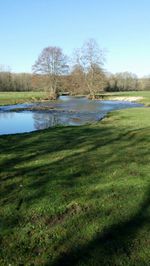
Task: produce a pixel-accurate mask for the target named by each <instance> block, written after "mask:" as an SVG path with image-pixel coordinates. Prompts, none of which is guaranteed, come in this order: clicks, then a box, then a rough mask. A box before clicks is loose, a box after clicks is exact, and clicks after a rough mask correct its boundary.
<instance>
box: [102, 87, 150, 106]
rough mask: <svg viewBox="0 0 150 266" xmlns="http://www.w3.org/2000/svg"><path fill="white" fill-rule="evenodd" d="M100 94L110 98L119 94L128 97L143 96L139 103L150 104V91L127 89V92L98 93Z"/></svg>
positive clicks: (106, 98) (104, 97)
mask: <svg viewBox="0 0 150 266" xmlns="http://www.w3.org/2000/svg"><path fill="white" fill-rule="evenodd" d="M98 96H102V97H103V99H105V100H109V98H110V99H112V97H117V96H119V97H120V96H126V97H128V96H129V97H130V96H131V97H136V96H139V97H143V99H140V100H138V102H139V103H143V104H144V105H146V106H150V91H125V92H108V93H104V94H98Z"/></svg>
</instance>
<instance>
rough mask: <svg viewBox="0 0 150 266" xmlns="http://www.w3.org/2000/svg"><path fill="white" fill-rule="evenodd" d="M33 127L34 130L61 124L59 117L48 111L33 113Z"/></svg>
mask: <svg viewBox="0 0 150 266" xmlns="http://www.w3.org/2000/svg"><path fill="white" fill-rule="evenodd" d="M33 121H34V128H35V129H36V130H40V129H44V128H48V127H53V126H56V125H59V124H61V119H60V117H59V116H58V115H56V114H50V113H39V112H36V113H33Z"/></svg>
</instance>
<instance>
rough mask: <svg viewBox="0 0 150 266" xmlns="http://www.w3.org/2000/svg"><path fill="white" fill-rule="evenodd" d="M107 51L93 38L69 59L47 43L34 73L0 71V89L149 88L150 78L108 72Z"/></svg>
mask: <svg viewBox="0 0 150 266" xmlns="http://www.w3.org/2000/svg"><path fill="white" fill-rule="evenodd" d="M104 63H105V52H104V50H102V49H100V48H99V46H98V44H97V42H96V41H95V40H94V39H90V40H88V41H87V42H85V43H84V44H83V46H82V47H81V48H79V49H77V50H75V52H74V55H73V57H72V59H69V58H68V57H67V56H66V55H65V54H64V53H63V51H62V49H61V48H60V47H53V46H50V47H46V48H44V49H43V50H42V52H41V54H40V55H39V57H38V59H37V60H36V62H35V64H34V65H33V67H32V70H33V73H32V74H26V73H24V74H14V73H11V72H10V71H8V70H7V71H6V70H5V71H4V70H1V71H0V90H1V91H10V90H13V91H28V90H46V91H47V92H48V97H49V98H51V99H56V97H57V95H58V93H59V92H60V91H68V92H69V93H71V94H86V95H89V97H91V98H95V95H96V94H97V93H99V92H102V91H126V90H140V89H143V90H145V89H149V88H150V78H149V77H147V78H144V79H140V80H139V79H138V78H137V76H136V75H135V74H132V73H129V72H124V73H117V74H109V73H107V72H106V71H105V70H104Z"/></svg>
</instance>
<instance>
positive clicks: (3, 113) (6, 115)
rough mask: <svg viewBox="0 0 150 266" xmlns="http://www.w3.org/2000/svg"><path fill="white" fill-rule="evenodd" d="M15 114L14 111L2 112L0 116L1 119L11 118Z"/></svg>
mask: <svg viewBox="0 0 150 266" xmlns="http://www.w3.org/2000/svg"><path fill="white" fill-rule="evenodd" d="M14 115H15V114H14V113H13V112H0V118H1V119H4V118H5V119H6V118H7V119H9V118H13V116H14Z"/></svg>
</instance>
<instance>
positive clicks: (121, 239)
mask: <svg viewBox="0 0 150 266" xmlns="http://www.w3.org/2000/svg"><path fill="white" fill-rule="evenodd" d="M149 207H150V190H148V191H147V193H146V196H145V199H144V201H143V202H142V204H141V206H140V208H139V209H138V211H137V212H136V213H135V214H134V215H133V216H131V217H130V218H129V219H127V220H125V221H122V222H119V223H117V224H113V225H111V226H110V227H108V228H106V229H105V230H104V231H103V232H102V233H99V234H98V233H97V236H96V237H95V238H94V239H93V240H91V241H89V242H88V244H86V245H83V246H79V247H78V248H77V247H76V248H72V249H71V250H70V251H68V252H66V253H65V252H64V253H63V254H61V255H60V257H59V258H58V259H56V260H55V262H54V263H52V264H51V262H48V263H47V264H46V265H47V266H48V265H55V266H59V265H70V266H75V265H125V264H122V262H121V261H120V262H119V259H120V257H121V256H123V257H124V259H125V260H124V263H126V265H134V266H135V265H148V264H147V263H148V260H147V257H146V261H145V262H144V258H133V260H132V248H133V243H134V240H135V238H136V235H137V234H138V231H139V230H141V229H142V228H143V227H146V229H145V235H148V233H149V223H150V216H149V213H148V209H149ZM145 242H147V244H148V243H149V240H148V239H145ZM117 260H118V261H117ZM149 260H150V254H149Z"/></svg>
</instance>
